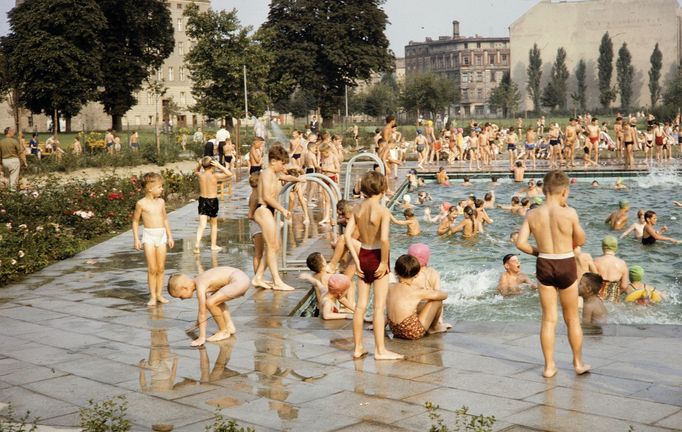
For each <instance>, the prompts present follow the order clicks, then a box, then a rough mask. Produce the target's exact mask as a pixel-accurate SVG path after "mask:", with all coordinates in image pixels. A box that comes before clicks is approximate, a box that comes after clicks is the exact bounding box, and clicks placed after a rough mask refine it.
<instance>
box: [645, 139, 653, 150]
mask: <svg viewBox="0 0 682 432" xmlns="http://www.w3.org/2000/svg"><path fill="white" fill-rule="evenodd" d="M646 146H647V147H649V148H651V147H653V146H654V144H653V141H647V142H646Z"/></svg>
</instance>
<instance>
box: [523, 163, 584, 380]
mask: <svg viewBox="0 0 682 432" xmlns="http://www.w3.org/2000/svg"><path fill="white" fill-rule="evenodd" d="M568 185H569V180H568V177H567V176H566V174H564V173H563V172H562V171H550V172H548V173H547V174H546V175H545V178H544V182H543V187H542V190H543V192H544V193H545V197H546V199H545V202H544V203H543V204H542V205H541V206H540V207H537V208H536V209H534V210H531V211H529V212H528V213H527V215H526V219H525V220H524V221H523V225H522V226H521V230H520V231H519V238H518V240H517V241H516V247H517V248H518V249H519V250H520V251H522V252H525V253H527V254H530V255H534V256H536V257H538V260H537V264H536V275H537V278H538V282H540V288H539V292H540V304H541V306H542V326H541V328H540V344H541V345H542V354H543V356H544V357H545V369H544V372H543V373H542V375H543V376H544V377H545V378H551V377H553V376H554V375H556V373H557V369H556V364H555V362H554V339H555V336H556V323H557V315H558V313H557V295H558V297H559V301H560V302H561V308H562V311H563V315H564V321H565V322H566V326H567V327H568V342H569V343H570V345H571V350H573V367H574V368H575V372H576V373H577V374H578V375H581V374H584V373H585V372H588V371H589V370H590V366H589V365H587V364H585V363H583V358H582V344H583V332H582V328H581V327H580V318H579V317H578V274H577V267H576V262H575V254H574V252H573V249H574V248H575V247H578V246H582V245H583V244H584V243H585V232H584V231H583V229H582V228H581V226H580V222H579V220H578V214H577V213H576V211H575V210H574V209H573V208H571V207H569V206H568V203H567V200H568ZM530 235H532V236H533V237H535V241H536V243H537V247H535V246H532V245H531V244H530V243H528V237H529V236H530Z"/></svg>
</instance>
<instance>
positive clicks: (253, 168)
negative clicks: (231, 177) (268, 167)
mask: <svg viewBox="0 0 682 432" xmlns="http://www.w3.org/2000/svg"><path fill="white" fill-rule="evenodd" d="M261 169H263V167H262V166H260V165H251V167H250V168H249V175H251V174H253V173H257V172H260V170H261Z"/></svg>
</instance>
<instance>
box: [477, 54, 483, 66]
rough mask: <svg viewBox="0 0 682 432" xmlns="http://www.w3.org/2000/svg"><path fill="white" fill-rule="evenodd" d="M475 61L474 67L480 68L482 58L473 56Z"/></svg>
mask: <svg viewBox="0 0 682 432" xmlns="http://www.w3.org/2000/svg"><path fill="white" fill-rule="evenodd" d="M475 60H476V66H480V65H482V64H483V56H480V55H477V56H475Z"/></svg>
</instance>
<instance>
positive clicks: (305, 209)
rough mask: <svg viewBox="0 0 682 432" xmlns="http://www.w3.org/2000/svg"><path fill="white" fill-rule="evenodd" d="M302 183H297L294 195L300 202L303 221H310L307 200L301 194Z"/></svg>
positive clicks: (305, 222)
mask: <svg viewBox="0 0 682 432" xmlns="http://www.w3.org/2000/svg"><path fill="white" fill-rule="evenodd" d="M303 189H304V187H303V185H299V187H297V188H296V196H297V197H298V202H299V203H301V210H302V211H303V223H304V224H308V223H310V218H309V217H308V201H307V200H306V199H305V196H303Z"/></svg>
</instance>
